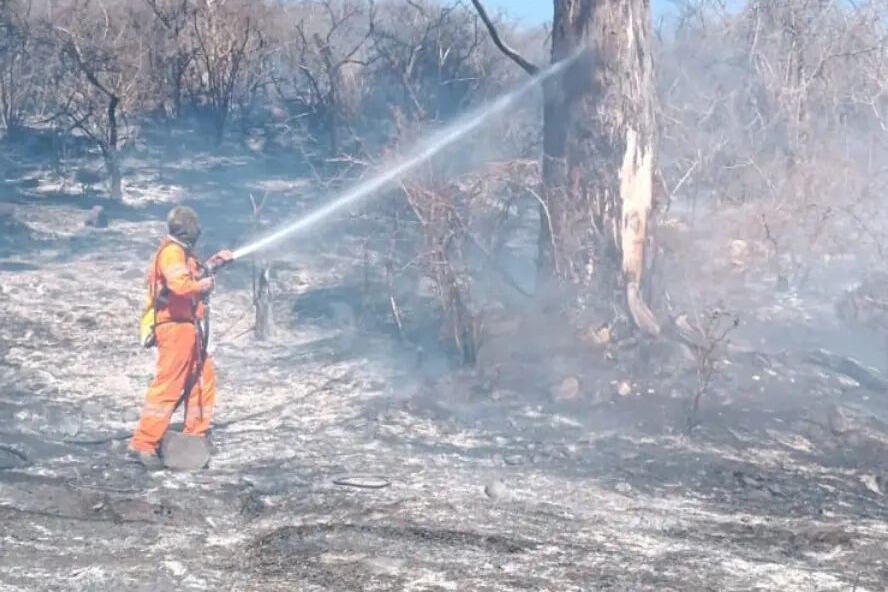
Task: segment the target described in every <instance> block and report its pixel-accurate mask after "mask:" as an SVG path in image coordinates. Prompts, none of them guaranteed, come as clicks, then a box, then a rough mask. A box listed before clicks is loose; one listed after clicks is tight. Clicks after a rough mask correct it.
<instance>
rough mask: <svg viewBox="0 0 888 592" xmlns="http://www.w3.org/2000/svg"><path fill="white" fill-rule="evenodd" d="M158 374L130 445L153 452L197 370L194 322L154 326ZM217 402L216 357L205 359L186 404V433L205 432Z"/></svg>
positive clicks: (196, 342) (149, 390)
mask: <svg viewBox="0 0 888 592" xmlns="http://www.w3.org/2000/svg"><path fill="white" fill-rule="evenodd" d="M155 333H156V335H157V373H156V374H155V376H154V381H153V382H152V383H151V386H150V387H148V393H147V394H146V395H145V405H144V407H143V408H142V417H141V419H140V420H139V425H138V427H136V431H135V433H134V434H133V439H132V440H131V441H130V448H131V449H133V450H137V451H141V452H154V451H156V450H157V446H158V445H159V444H160V441H161V439H162V438H163V435H164V434H165V433H166V431H167V429H168V428H169V427H170V418H171V417H172V415H173V409H174V407H175V406H176V402H177V401H178V400H179V397H180V396H181V395H182V391H183V389H184V388H185V383H186V382H187V381H188V377H189V376H191V375H192V373H194V372H195V371H196V370H197V365H198V358H199V354H200V347H201V346H200V343H199V340H198V334H197V329H196V328H195V326H194V325H193V324H191V323H166V324H162V325H158V326H157V328H156V329H155ZM215 402H216V373H215V370H214V369H213V360H212V359H210V358H209V357H208V358H207V359H206V360H205V361H204V364H203V371H202V372H201V375H200V378H199V379H198V380H197V381H196V382H195V383H194V387H193V388H192V389H191V394H190V395H189V397H188V400H187V401H185V402H184V407H185V433H187V434H195V435H203V434H205V433H206V432H207V430H209V429H210V422H211V420H212V418H213V405H214V404H215Z"/></svg>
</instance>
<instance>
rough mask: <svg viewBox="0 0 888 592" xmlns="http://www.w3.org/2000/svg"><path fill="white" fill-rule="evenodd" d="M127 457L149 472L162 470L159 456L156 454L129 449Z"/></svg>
mask: <svg viewBox="0 0 888 592" xmlns="http://www.w3.org/2000/svg"><path fill="white" fill-rule="evenodd" d="M129 456H130V458H132V459H133V460H135V461H136V462H138V463H140V464H141V465H142V466H143V467H145V468H146V469H147V470H149V471H156V470H158V469H162V468H163V461H162V460H160V456H159V455H158V454H157V453H156V452H145V451H144V450H133V449H132V448H130V451H129Z"/></svg>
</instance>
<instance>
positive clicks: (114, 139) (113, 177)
mask: <svg viewBox="0 0 888 592" xmlns="http://www.w3.org/2000/svg"><path fill="white" fill-rule="evenodd" d="M119 103H120V99H118V98H117V96H116V95H111V96H110V98H109V99H108V145H107V146H103V149H102V153H103V155H104V157H105V168H106V169H107V170H108V178H109V183H110V193H111V199H121V198H122V197H123V182H122V180H121V175H120V159H119V155H118V131H117V105H118V104H119Z"/></svg>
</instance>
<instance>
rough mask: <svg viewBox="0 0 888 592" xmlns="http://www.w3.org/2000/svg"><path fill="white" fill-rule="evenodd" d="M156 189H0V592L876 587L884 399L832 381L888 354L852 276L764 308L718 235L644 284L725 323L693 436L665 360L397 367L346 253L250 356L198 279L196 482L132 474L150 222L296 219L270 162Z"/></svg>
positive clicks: (301, 267) (16, 182)
mask: <svg viewBox="0 0 888 592" xmlns="http://www.w3.org/2000/svg"><path fill="white" fill-rule="evenodd" d="M160 160H161V156H160V154H151V153H148V154H143V155H142V156H141V159H139V158H137V157H132V158H131V159H130V161H129V162H128V171H127V179H128V182H129V185H128V187H127V190H126V198H125V200H124V203H122V204H112V203H108V202H105V201H102V200H97V199H93V198H90V197H89V192H87V193H86V194H84V195H71V191H72V189H71V188H69V187H67V188H66V187H65V186H63V185H59V184H54V183H51V182H49V181H47V179H49V178H52V175H50V174H49V173H48V172H46V171H40V170H39V169H34V170H31V169H28V168H27V166H26V167H25V169H23V170H28V172H27V175H26V177H27V178H30V179H32V181H27V178H26V179H25V180H24V181H23V179H22V177H21V176H20V175H19V176H14V175H12V173H10V172H7V174H6V175H5V176H6V180H5V182H4V183H5V184H4V185H0V191H2V192H3V201H4V203H5V204H11V206H9V207H7V206H6V205H4V208H5V209H4V211H3V213H2V217H0V224H2V225H3V231H2V237H0V360H2V363H0V557H2V561H0V590H47V591H48V590H146V591H147V590H170V589H177V590H240V591H247V590H257V591H258V590H307V591H308V590H477V591H482V590H498V591H499V590H503V591H506V590H552V591H567V590H626V591H639V590H657V591H666V590H682V591H696V590H701V591H702V590H720V591H749V590H782V591H790V590H798V591H813V590H818V591H833V590H834V591H849V590H856V591H858V592H863V591H879V590H885V589H886V588H888V553H886V549H888V521H886V519H888V503H886V501H888V498H886V493H888V482H886V479H888V454H886V445H888V423H886V422H888V379H886V378H884V377H883V376H882V374H881V373H880V372H879V370H877V369H873V368H869V367H866V366H863V365H855V364H854V363H853V362H850V361H849V359H848V357H849V356H854V357H857V358H858V359H859V360H860V361H861V362H862V364H865V365H868V366H873V367H875V368H880V367H882V366H883V365H884V360H883V356H884V355H885V351H884V344H883V342H882V340H881V338H880V337H879V336H878V335H870V334H867V333H865V332H862V331H860V330H858V329H855V328H852V327H849V326H846V325H843V324H842V323H840V322H839V321H838V319H837V318H836V316H835V313H834V302H835V300H836V298H838V297H839V296H840V294H841V291H842V289H843V288H844V287H845V285H846V284H848V283H850V282H852V281H854V280H855V273H854V272H853V265H851V264H848V263H847V262H841V261H840V262H835V261H833V262H831V263H822V265H819V266H818V267H817V268H816V269H817V271H816V272H815V273H813V274H812V276H811V278H810V279H809V280H808V281H807V282H806V283H805V285H804V287H803V288H800V289H795V288H790V290H788V291H783V292H779V291H777V290H775V288H774V284H775V280H774V278H773V277H772V275H771V274H769V272H768V269H767V268H766V267H761V266H758V265H757V264H756V263H755V260H754V253H753V252H752V251H754V245H752V246H750V245H749V244H748V243H742V244H740V243H732V242H731V241H730V239H731V238H732V237H731V236H722V237H712V236H710V237H705V236H704V237H700V239H699V240H700V241H708V242H706V243H705V244H706V247H705V250H706V252H707V253H715V254H716V255H717V256H715V257H712V258H711V259H710V261H711V264H710V265H709V267H702V266H700V265H696V264H695V263H694V261H693V260H691V259H685V260H684V261H685V262H684V268H683V269H681V270H679V269H678V268H677V267H676V266H675V265H674V264H673V265H672V267H669V266H668V265H667V266H666V268H665V269H666V270H667V271H668V273H671V274H672V275H673V276H674V277H676V278H680V279H681V281H676V282H675V285H674V286H673V287H672V291H671V295H672V298H673V300H674V303H673V304H674V305H675V306H676V307H679V308H680V307H681V306H682V305H683V306H684V307H685V308H688V307H690V308H693V306H694V302H695V301H697V302H711V301H715V300H721V301H723V303H724V306H725V307H726V308H728V309H729V310H731V311H732V312H733V313H734V314H736V315H737V316H738V317H739V318H740V321H741V323H740V326H739V328H738V329H737V330H736V331H735V332H734V333H732V335H731V343H730V345H729V346H728V347H727V349H726V350H725V351H724V353H723V354H719V361H720V362H719V364H718V367H717V369H716V371H715V372H714V373H713V377H712V380H711V383H710V384H709V385H708V386H707V389H706V393H705V395H704V396H703V398H702V407H701V411H700V415H699V425H698V426H697V427H696V428H695V429H694V430H693V431H691V432H690V433H688V432H687V430H686V429H685V426H686V424H687V421H686V415H687V410H688V402H689V397H690V393H692V392H693V391H694V388H695V385H696V384H697V382H696V381H697V378H696V373H697V370H698V368H697V364H696V362H695V360H694V357H693V355H691V353H690V352H689V350H688V348H687V347H686V346H684V345H682V343H681V342H680V341H679V340H674V339H669V338H664V339H663V340H660V341H657V342H653V343H645V342H629V343H626V342H605V343H602V340H601V339H598V338H597V337H598V336H594V337H596V338H594V339H582V338H581V339H579V340H577V341H571V342H570V345H569V347H568V345H565V344H564V343H562V342H561V341H559V340H558V339H556V338H550V337H548V336H547V335H546V332H545V331H541V330H540V326H539V325H536V324H535V323H541V322H543V321H541V320H539V319H535V318H534V317H533V315H528V316H527V317H525V318H523V319H521V320H520V321H518V322H517V323H518V325H519V326H513V327H511V328H505V327H503V328H499V329H496V328H494V329H496V330H494V329H492V335H491V337H490V339H489V340H488V342H487V345H486V346H485V348H486V349H484V348H482V351H481V352H479V358H480V361H479V368H478V369H477V370H466V369H458V368H456V367H453V366H452V365H451V364H450V363H449V361H448V357H447V355H446V354H445V353H440V352H436V351H433V350H430V349H429V348H426V349H425V351H424V352H423V354H422V356H421V355H420V354H419V352H418V350H417V349H416V348H415V347H414V346H405V345H404V344H403V343H402V342H401V341H399V340H398V339H397V337H396V333H394V332H393V331H392V323H391V319H390V318H388V317H387V316H386V315H387V314H388V313H387V312H386V310H387V309H386V304H385V303H386V299H387V296H386V293H385V291H384V290H383V289H377V288H376V287H374V286H373V285H371V286H370V288H369V289H368V288H367V286H365V285H363V284H362V283H361V282H360V281H357V280H354V279H353V278H359V277H361V265H362V261H363V257H362V253H361V246H360V241H359V240H356V239H352V238H350V235H349V234H348V233H347V232H345V233H344V232H342V231H341V230H340V231H338V232H334V233H331V234H326V235H325V234H315V235H312V236H310V237H307V238H305V237H304V238H303V239H301V240H300V241H298V242H294V243H292V244H290V245H285V246H282V247H281V248H280V249H279V250H278V251H277V252H275V253H274V254H273V255H272V257H273V259H274V261H275V263H274V269H275V274H276V275H275V290H276V293H275V317H276V332H275V335H274V338H273V339H272V340H270V341H267V342H263V343H260V342H257V341H255V340H254V338H253V336H252V333H251V332H250V331H249V328H250V323H251V317H250V307H251V303H250V285H249V283H250V279H249V270H248V266H247V265H246V264H242V265H239V266H236V267H235V268H233V269H232V270H231V271H230V273H227V274H226V275H224V276H222V277H221V278H220V286H219V288H218V290H217V293H216V294H215V296H214V300H213V336H214V337H213V339H214V343H213V346H212V347H213V350H214V355H215V360H216V364H217V369H218V373H219V382H220V392H219V401H218V408H217V415H216V417H217V424H216V427H215V429H214V431H213V443H214V446H215V448H216V453H215V456H214V457H213V460H212V463H211V466H210V467H209V469H207V470H205V471H202V472H199V473H175V472H168V471H167V472H159V473H146V472H145V471H144V470H143V469H142V468H141V467H140V466H139V465H137V464H135V463H133V462H131V461H129V460H127V458H126V457H125V448H126V437H127V435H128V432H129V430H131V429H132V427H133V424H134V422H135V420H136V419H137V416H138V412H139V409H140V405H141V402H142V398H143V396H144V391H145V388H146V385H147V383H148V381H149V380H150V378H151V374H152V371H153V354H152V352H148V351H144V350H141V349H140V348H139V347H138V346H137V343H136V323H137V316H138V312H139V308H140V305H141V303H142V298H143V283H144V282H143V276H144V271H145V267H146V261H147V260H148V258H149V257H150V255H151V253H152V250H153V248H154V247H155V245H156V244H157V242H158V240H159V239H160V237H161V236H162V232H163V226H162V223H161V220H162V219H163V216H164V214H165V212H166V210H167V209H168V208H169V207H170V204H171V203H173V202H175V201H177V200H179V199H181V198H182V197H183V196H184V197H187V201H188V203H190V204H192V205H195V206H196V207H197V208H198V209H199V211H200V212H201V214H202V215H203V216H204V221H205V224H204V226H205V244H204V245H203V249H202V250H203V251H204V252H205V253H209V252H212V250H213V249H214V248H217V247H221V246H237V245H236V244H233V243H239V242H240V241H243V240H245V239H246V237H247V235H248V228H247V226H248V221H247V216H246V213H247V212H248V202H247V200H246V195H247V194H248V193H249V192H251V191H252V192H254V193H260V192H262V191H264V190H265V189H269V188H271V189H272V190H273V191H274V197H273V203H274V204H275V205H274V208H276V209H275V211H274V214H273V216H272V218H274V219H277V220H283V219H286V218H287V217H289V216H292V215H295V214H296V213H297V212H298V211H299V210H300V209H301V208H303V207H305V205H306V201H307V200H311V199H314V198H313V197H312V195H313V194H312V192H311V191H309V190H307V189H306V183H305V181H304V180H301V179H298V178H296V179H294V178H292V177H290V176H288V175H287V174H286V172H285V171H286V170H287V167H288V163H285V162H281V163H279V164H277V165H275V164H274V163H269V162H268V161H267V159H263V160H258V159H257V158H255V157H253V156H244V155H243V154H236V153H235V154H231V155H229V156H219V155H216V156H210V155H206V154H200V153H198V154H195V155H192V156H189V157H183V158H182V159H180V160H179V161H177V164H175V165H172V164H170V165H165V166H164V167H161V168H158V167H157V166H156V165H154V164H152V163H156V162H159V161H160ZM10 170H11V169H10ZM19 172H21V171H19ZM14 177H15V178H14ZM96 204H103V205H104V206H105V207H106V208H107V212H108V214H109V216H110V219H111V221H110V226H109V227H108V228H105V229H98V228H91V227H88V226H85V225H84V221H85V220H86V218H87V217H88V215H89V209H90V208H91V207H92V206H93V205H96ZM346 222H347V223H346ZM354 223H355V222H354V221H345V222H343V224H344V227H346V228H348V227H349V226H350V225H353V224H354ZM226 243H227V244H226ZM697 250H703V249H697ZM719 253H721V255H718V254H719ZM837 269H842V270H843V275H841V276H838V275H837V273H836V270H837ZM691 270H693V273H692V271H691ZM694 274H696V275H694ZM837 278H838V279H837ZM682 282H684V283H682ZM690 285H693V286H695V288H694V289H693V290H691V289H689V288H688V286H690ZM682 299H683V300H684V301H683V302H682ZM418 314H419V313H417V315H418ZM497 330H498V331H500V334H499V337H497V333H496V331H497ZM516 335H517V336H519V337H518V338H516V337H515V336H516ZM581 337H582V336H581ZM604 341H606V340H604ZM576 343H582V344H583V345H582V347H579V348H578V347H577V345H576ZM354 485H363V486H365V487H355V486H354ZM376 485H381V486H383V487H381V488H371V487H369V486H376Z"/></svg>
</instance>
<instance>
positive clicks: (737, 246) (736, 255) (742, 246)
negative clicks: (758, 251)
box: [728, 239, 751, 265]
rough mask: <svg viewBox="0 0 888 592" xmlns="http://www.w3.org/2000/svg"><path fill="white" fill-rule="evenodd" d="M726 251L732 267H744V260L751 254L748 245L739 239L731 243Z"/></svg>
mask: <svg viewBox="0 0 888 592" xmlns="http://www.w3.org/2000/svg"><path fill="white" fill-rule="evenodd" d="M728 249H729V252H730V254H731V260H732V262H733V263H734V265H744V264H745V261H744V260H745V259H748V258H749V254H750V252H751V249H750V248H749V243H748V242H746V241H745V240H740V239H737V240H733V241H731V245H730V247H729V248H728Z"/></svg>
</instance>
